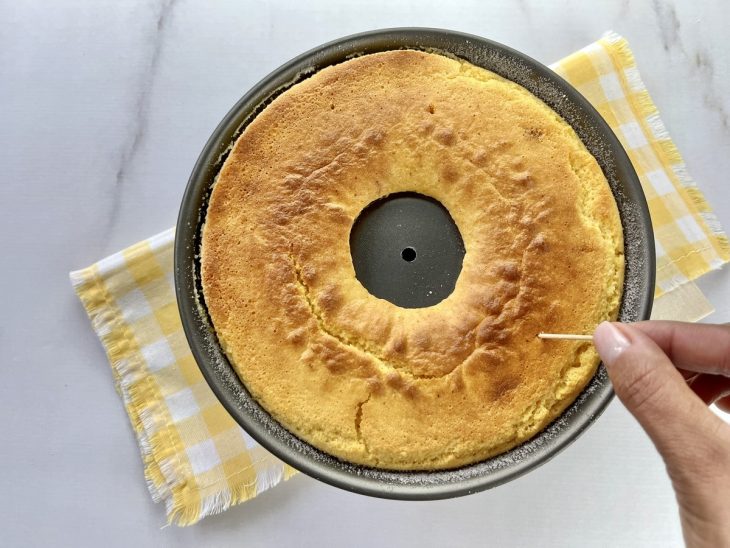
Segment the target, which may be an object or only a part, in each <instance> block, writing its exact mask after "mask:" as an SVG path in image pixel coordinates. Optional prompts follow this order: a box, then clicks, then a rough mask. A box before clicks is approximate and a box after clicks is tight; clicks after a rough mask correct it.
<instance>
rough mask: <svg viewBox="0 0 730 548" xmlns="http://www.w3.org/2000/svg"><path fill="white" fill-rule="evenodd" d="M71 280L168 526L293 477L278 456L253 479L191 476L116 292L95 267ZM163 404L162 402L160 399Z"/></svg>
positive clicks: (73, 275) (213, 511) (219, 509)
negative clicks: (209, 480)
mask: <svg viewBox="0 0 730 548" xmlns="http://www.w3.org/2000/svg"><path fill="white" fill-rule="evenodd" d="M69 278H70V280H71V284H72V286H73V287H74V290H75V291H76V294H77V295H78V297H79V299H80V300H81V302H82V303H83V305H84V308H85V309H86V313H87V315H88V316H89V319H90V320H91V324H92V327H93V328H94V331H95V332H96V334H97V336H98V337H99V339H100V340H101V342H102V345H103V346H104V350H105V352H106V354H107V358H108V360H109V363H110V365H111V370H112V375H113V377H114V384H115V388H116V390H117V392H118V393H119V395H120V396H121V398H122V401H123V403H124V407H125V409H126V411H127V414H128V415H129V419H130V422H131V424H132V428H133V430H134V433H135V435H136V437H137V443H138V445H139V448H140V453H141V456H142V461H143V464H144V475H145V481H146V483H147V488H148V489H149V492H150V495H151V496H152V500H153V501H154V502H156V503H157V502H162V501H164V502H165V509H166V512H167V519H168V525H169V524H176V525H180V526H187V525H192V524H194V523H197V522H198V521H200V520H201V519H202V518H204V517H206V516H209V515H212V514H218V513H220V512H223V511H225V510H227V509H228V508H230V507H231V506H233V505H236V504H239V503H241V502H244V501H246V500H249V499H251V498H253V497H255V496H256V495H258V494H259V493H262V492H263V491H266V490H267V489H270V488H271V487H274V486H275V485H277V484H278V483H280V482H281V481H282V480H284V481H286V480H288V479H289V478H291V477H293V476H294V475H295V474H296V473H297V471H296V470H295V469H294V468H291V467H290V466H288V465H285V464H284V463H277V462H276V461H274V460H273V457H272V462H271V464H269V465H268V466H266V467H261V468H258V469H257V470H256V478H255V480H254V482H253V483H248V484H247V483H242V482H239V483H237V484H234V485H233V487H232V488H231V486H230V485H229V484H228V483H226V484H225V487H222V482H217V483H215V484H213V485H209V486H205V487H201V486H198V485H196V484H195V482H194V481H193V482H192V483H191V480H190V479H189V478H194V475H193V474H192V471H190V472H189V473H186V472H185V471H184V470H183V469H182V468H181V467H182V466H184V463H182V462H181V461H180V459H179V457H178V455H179V454H180V453H181V452H183V451H184V449H183V448H182V447H181V445H180V443H179V441H178V440H177V434H176V433H175V432H174V428H172V427H170V426H169V423H168V422H167V421H166V420H165V419H164V417H165V412H164V410H163V409H159V408H158V407H157V406H156V404H155V402H159V401H160V400H159V396H158V394H157V393H156V390H155V387H154V386H153V384H152V383H151V381H150V380H149V377H147V373H146V371H145V369H144V366H143V364H141V363H140V362H139V354H138V352H137V350H136V349H135V347H134V344H133V342H132V341H134V336H133V334H132V333H131V332H130V330H129V326H128V325H127V324H126V323H125V322H124V321H123V320H122V317H121V314H120V312H119V311H118V310H117V309H116V306H115V305H114V303H113V300H112V298H111V296H110V295H109V294H108V293H107V291H106V288H105V287H104V284H103V283H102V282H101V280H100V279H99V275H98V272H97V270H96V267H95V266H91V267H89V268H86V269H84V270H79V271H75V272H71V273H70V274H69ZM157 405H159V404H157Z"/></svg>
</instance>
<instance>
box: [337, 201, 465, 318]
mask: <svg viewBox="0 0 730 548" xmlns="http://www.w3.org/2000/svg"><path fill="white" fill-rule="evenodd" d="M465 253H466V250H465V248H464V241H463V240H462V238H461V233H460V232H459V228H458V227H457V226H456V222H455V221H454V219H453V218H452V217H451V214H450V213H449V210H448V209H446V208H445V207H444V205H443V204H442V203H441V202H439V201H438V200H436V199H434V198H432V197H430V196H426V195H424V194H419V193H416V192H398V193H395V194H390V195H388V196H385V197H383V198H380V199H377V200H375V201H373V202H371V203H370V204H368V205H367V206H366V207H365V208H364V209H363V210H362V211H361V212H360V215H359V216H358V217H357V219H355V222H354V224H353V225H352V228H351V229H350V254H351V255H352V266H353V267H354V270H355V276H356V277H357V279H358V281H359V282H360V283H361V284H362V285H363V287H364V288H365V289H366V290H367V291H368V292H369V293H370V294H371V295H373V296H374V297H377V298H379V299H385V300H386V301H390V302H391V303H393V304H394V305H397V306H400V307H402V308H425V307H428V306H433V305H435V304H438V303H440V302H441V301H443V300H444V299H445V298H447V297H448V296H449V295H451V293H452V292H453V291H454V287H455V286H456V281H457V280H458V278H459V274H460V273H461V265H462V263H463V260H464V254H465Z"/></svg>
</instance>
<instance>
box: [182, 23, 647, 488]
mask: <svg viewBox="0 0 730 548" xmlns="http://www.w3.org/2000/svg"><path fill="white" fill-rule="evenodd" d="M388 44H390V45H394V46H395V47H385V46H386V45H388ZM454 44H460V45H461V46H462V47H464V48H469V49H470V51H471V50H473V51H475V52H476V53H475V55H477V54H478V53H479V52H480V51H482V52H484V51H486V52H489V53H490V54H494V55H501V56H504V57H506V58H508V59H511V60H514V61H515V62H516V63H518V64H520V65H522V66H523V68H525V69H526V70H527V71H528V73H529V74H530V76H531V77H533V78H535V79H537V80H536V81H537V83H538V84H540V85H548V84H549V85H553V86H555V89H557V90H559V91H561V92H562V93H563V94H564V97H565V100H566V101H567V102H568V103H570V105H572V106H573V107H575V108H576V109H577V112H579V113H581V114H582V115H583V116H584V117H585V118H584V123H587V124H589V126H590V128H591V131H594V132H596V135H598V136H599V137H600V138H601V139H602V141H603V143H604V144H605V145H606V146H608V147H609V148H610V152H611V154H610V156H611V157H612V158H613V161H614V163H615V165H614V166H613V169H615V170H616V172H617V173H616V175H615V176H616V177H619V178H620V183H621V184H622V185H624V186H622V187H621V189H622V190H623V191H626V192H628V193H629V195H628V196H625V197H624V199H627V200H629V201H630V203H631V204H632V207H634V208H635V213H636V215H637V216H638V221H637V223H636V226H635V227H634V228H633V229H632V230H639V231H640V232H641V234H639V236H640V237H639V241H640V243H641V246H640V247H641V249H638V250H634V251H633V252H635V253H637V254H638V255H640V258H641V259H642V261H641V265H640V267H637V268H640V270H641V271H640V272H636V271H634V272H632V274H634V275H635V276H634V278H632V280H631V281H629V280H628V279H627V281H625V284H626V283H627V282H629V283H631V282H636V281H637V280H638V281H639V282H640V283H641V284H642V286H641V292H640V294H641V298H640V300H638V301H637V302H636V303H634V306H635V308H634V309H633V310H631V311H628V312H630V314H628V315H622V316H620V318H621V319H622V320H623V321H635V320H641V319H648V318H649V316H650V313H651V307H652V303H653V296H654V283H655V255H654V239H653V231H652V227H651V219H650V216H649V210H648V205H647V203H646V199H645V197H644V194H643V191H642V189H641V185H640V182H639V179H638V176H637V175H636V172H635V170H634V169H633V166H632V165H631V162H630V161H629V159H628V156H627V155H626V152H625V151H624V149H623V147H622V146H621V144H620V143H619V141H618V139H617V138H616V136H615V135H614V133H613V131H612V130H611V129H610V127H609V126H608V124H607V123H606V122H605V120H603V118H602V117H601V116H600V115H599V114H598V112H597V111H596V110H595V109H594V108H593V107H592V106H591V105H590V103H588V101H587V100H586V99H585V98H584V97H583V96H582V95H580V93H579V92H578V91H577V90H575V89H574V88H573V87H572V86H571V85H570V84H568V83H567V82H566V81H565V80H563V79H562V78H561V77H560V76H558V75H557V74H555V73H554V72H552V71H551V70H550V69H548V68H547V67H545V66H544V65H542V64H540V63H539V62H537V61H535V60H534V59H532V58H530V57H528V56H526V55H524V54H522V53H520V52H518V51H516V50H514V49H512V48H509V47H507V46H504V45H502V44H499V43H497V42H494V41H491V40H488V39H485V38H481V37H478V36H474V35H469V34H464V33H460V32H456V31H451V30H444V29H429V28H396V29H382V30H375V31H369V32H365V33H360V34H355V35H351V36H346V37H343V38H339V39H337V40H334V41H332V42H329V43H326V44H324V45H322V46H319V47H316V48H314V49H312V50H310V51H308V52H306V53H303V54H302V55H299V56H298V57H295V58H294V59H292V60H291V61H289V62H287V63H285V64H284V65H282V66H281V67H279V68H278V69H276V70H274V71H273V72H272V73H270V74H269V75H268V76H266V77H265V78H264V79H263V80H261V81H260V82H259V83H257V84H256V85H255V86H253V87H252V88H251V89H250V90H249V91H248V92H247V93H246V94H245V95H244V96H243V97H242V98H241V99H240V100H239V101H238V102H237V103H236V104H235V105H234V107H233V108H232V109H231V110H230V111H229V112H228V114H227V115H226V116H225V117H224V118H223V120H222V121H221V122H220V124H219V125H218V127H217V128H216V129H215V131H214V132H213V133H212V135H211V137H210V138H209V140H208V142H207V143H206V145H205V147H204V149H203V151H202V153H201V155H200V157H199V158H198V161H197V163H196V165H195V167H194V169H193V171H192V174H191V176H190V180H189V182H188V185H187V187H186V189H185V193H184V196H183V199H182V203H181V207H180V213H179V216H178V221H177V228H176V235H175V248H174V255H175V256H174V264H175V269H174V270H175V290H176V296H177V301H178V308H179V311H180V316H181V320H182V324H183V329H184V331H185V335H186V338H187V340H188V343H189V344H190V348H191V351H192V353H193V356H194V358H195V361H196V363H197V364H198V366H199V368H200V370H201V372H202V374H203V376H204V378H205V379H206V381H207V383H208V384H209V385H210V387H211V389H212V390H213V392H214V394H215V395H216V397H217V398H218V400H219V401H220V402H221V403H222V404H223V406H224V407H225V408H226V410H227V411H228V412H229V413H230V414H231V416H232V417H233V418H234V419H235V420H236V422H237V423H238V424H239V425H241V426H242V427H243V428H244V429H245V430H246V431H247V432H248V433H249V434H250V435H251V436H252V437H253V438H254V439H255V440H256V441H258V442H259V443H260V444H261V445H262V446H263V447H264V448H266V449H267V450H269V451H270V452H271V453H273V454H274V455H275V456H277V457H279V458H280V459H281V460H283V461H284V462H286V463H288V464H290V465H291V466H293V467H294V468H296V469H298V470H300V471H302V472H304V473H306V474H307V475H310V476H312V477H315V478H317V479H319V480H321V481H324V482H326V483H329V484H331V485H334V486H337V487H340V488H343V489H346V490H349V491H354V492H358V493H361V494H366V495H371V496H378V497H382V498H392V499H403V500H427V499H441V498H449V497H454V496H461V495H466V494H470V493H474V492H477V491H481V490H484V489H488V488H491V487H496V486H497V485H500V484H502V483H505V482H507V481H511V480H512V479H515V478H516V477H518V476H521V475H522V474H525V473H527V472H528V471H530V470H533V469H535V468H537V467H538V466H540V465H541V464H544V463H545V462H547V461H548V460H549V459H550V458H552V457H553V456H555V455H556V454H557V453H559V452H560V451H561V450H562V449H564V448H565V447H567V446H568V445H569V444H570V443H572V442H573V441H575V439H577V437H578V436H579V435H580V434H581V433H582V432H583V431H585V429H586V428H588V427H589V426H590V425H591V424H593V422H595V420H596V418H597V417H598V416H599V415H600V414H601V413H602V412H603V410H604V409H605V408H606V406H607V405H608V404H609V402H610V401H611V399H612V398H613V390H612V388H611V385H610V383H609V382H608V378H607V375H606V371H605V368H604V366H603V365H602V364H601V365H600V366H599V368H598V370H597V372H596V374H595V375H594V377H593V379H592V380H591V381H590V383H589V386H588V387H587V388H586V389H585V390H584V391H583V392H582V393H581V394H580V395H579V396H578V398H576V400H575V401H574V402H573V403H572V404H571V405H570V406H569V407H568V408H567V409H566V410H565V411H564V412H563V414H562V415H561V416H560V417H559V418H558V419H557V420H556V421H555V422H553V423H552V424H551V425H549V426H548V427H547V428H546V429H544V430H543V431H541V432H540V433H538V434H536V435H535V436H534V437H533V438H531V439H530V440H528V441H527V442H525V443H523V444H521V445H520V446H517V447H516V448H513V449H511V450H509V451H507V452H505V453H502V454H501V455H497V456H495V457H491V458H490V459H486V460H485V461H480V462H478V463H474V464H471V465H467V466H465V467H462V468H459V469H456V470H436V471H426V472H401V471H388V470H380V469H372V468H367V467H365V466H360V465H354V464H350V463H344V462H342V461H339V460H338V459H336V458H334V457H332V456H330V455H327V454H325V453H322V452H321V451H319V450H317V449H315V448H314V447H312V446H311V445H309V444H307V443H306V442H303V441H302V440H299V438H296V437H295V436H294V435H293V434H291V433H289V432H288V431H286V430H285V429H284V428H283V427H282V426H281V425H280V424H279V423H278V422H276V421H275V420H274V419H273V418H272V417H271V416H270V415H269V414H268V413H266V411H264V410H263V409H261V407H260V406H259V405H258V404H257V403H256V402H255V401H254V400H253V399H252V398H251V396H250V395H249V394H248V392H247V391H246V390H245V387H243V384H242V383H241V382H240V380H238V384H239V385H240V386H239V387H237V390H238V392H236V389H235V386H234V385H235V380H237V379H238V378H237V376H236V375H235V372H233V369H232V367H231V366H230V364H228V368H229V369H230V371H229V372H228V374H227V375H226V374H225V369H221V368H222V367H223V368H224V367H225V363H227V360H226V361H225V363H222V362H220V356H221V355H222V356H223V358H224V360H225V355H224V354H223V353H222V350H221V349H220V346H219V345H218V347H217V353H216V348H215V344H216V343H217V339H215V341H214V342H211V341H212V340H213V339H214V338H215V333H214V331H212V327H211V325H210V323H209V321H208V325H206V318H205V317H204V316H205V314H206V313H205V312H204V309H201V300H202V292H199V291H197V290H196V286H197V284H198V280H197V270H196V266H195V257H196V254H197V253H198V239H199V234H200V229H201V228H202V225H203V223H204V214H205V203H206V200H207V196H206V193H207V194H208V195H209V192H210V190H211V189H212V186H213V184H214V181H215V176H216V175H217V172H218V170H219V168H220V166H222V165H223V162H224V161H225V157H226V155H227V152H228V151H229V150H230V147H231V145H232V144H233V143H234V142H235V140H236V139H237V137H238V135H240V132H241V131H242V129H243V128H244V127H245V125H246V124H247V122H248V121H250V120H252V119H253V118H254V117H255V116H256V114H258V112H260V111H261V109H263V108H265V106H266V105H267V104H268V102H270V101H271V100H272V99H273V97H275V96H276V95H278V93H281V92H282V91H283V90H285V89H287V88H288V87H289V86H291V85H293V84H294V83H296V82H297V81H300V80H301V79H303V78H305V77H307V76H308V75H309V74H312V73H313V72H316V70H320V69H321V68H324V66H328V65H331V64H336V62H343V61H345V60H347V59H348V58H350V57H352V56H355V55H358V54H362V53H374V52H375V51H385V50H390V49H431V50H437V51H439V50H442V51H445V52H450V53H452V54H453V55H456V56H457V57H462V58H464V57H463V56H461V55H458V54H457V53H454V51H453V50H454V49H457V48H456V47H455V46H454ZM449 46H454V47H451V48H449ZM338 59H339V61H337V60H338ZM467 60H468V61H470V62H474V61H473V60H472V59H469V58H467ZM474 64H477V65H479V64H480V63H476V62H475V63H474ZM485 68H488V69H490V70H494V69H493V68H490V67H489V66H487V67H485ZM495 72H498V71H495ZM540 79H544V80H545V81H544V82H541V81H540ZM517 83H519V84H522V82H517ZM528 84H529V82H528ZM524 87H526V88H527V89H528V90H530V91H532V90H531V89H530V87H528V86H527V85H526V86H524ZM533 93H534V92H533ZM535 95H537V96H538V97H539V98H541V99H543V98H542V97H540V95H539V94H535ZM543 100H544V99H543ZM546 102H547V101H546ZM548 104H549V106H551V108H554V110H556V112H558V114H560V115H561V116H563V114H562V113H561V112H560V111H559V110H558V109H557V108H555V107H554V106H553V105H551V104H550V103H548ZM568 123H571V122H570V121H569V122H568ZM571 125H573V124H572V123H571ZM573 127H574V129H576V128H575V126H574V125H573ZM576 132H578V134H579V136H581V137H582V135H581V132H579V131H578V129H576ZM601 167H602V168H604V172H605V169H606V167H604V166H603V165H602V166H601ZM607 177H608V175H607ZM612 189H613V190H614V194H615V193H616V192H617V190H616V189H615V188H613V187H612ZM617 201H618V197H617ZM619 210H620V212H621V214H622V225H624V230H625V231H626V225H625V224H624V222H625V218H624V215H623V214H624V212H623V211H622V210H621V207H619ZM627 266H629V265H628V259H627ZM627 272H628V269H627ZM624 288H626V285H625V286H624ZM202 306H204V301H203V303H202ZM621 307H622V312H624V311H623V308H624V302H623V301H622V305H621ZM211 345H213V348H212V347H211ZM231 373H232V377H235V379H234V378H232V377H231ZM591 387H593V389H592V390H591V391H589V389H590V388H591ZM241 389H242V390H241ZM246 395H247V397H248V398H249V399H250V400H251V401H248V402H242V401H241V400H240V398H241V397H245V396H246ZM244 403H245V405H244ZM256 407H258V410H256V411H255V412H252V409H254V410H255V409H256ZM266 416H268V420H269V421H273V422H274V423H275V424H276V425H279V429H278V430H277V429H276V427H275V426H273V425H271V424H269V423H268V422H266V421H267V419H266V418H265V417H266ZM262 417H263V418H262ZM561 419H564V420H565V421H567V422H566V423H565V425H563V426H561V427H560V428H559V429H558V431H556V432H551V431H550V429H551V428H553V427H554V426H555V425H556V424H557V422H558V421H559V420H561ZM262 421H264V422H262ZM272 428H273V429H274V430H272ZM281 430H283V433H282V432H281ZM272 432H276V435H273V434H272ZM287 434H288V437H287ZM279 436H281V437H279ZM530 444H531V445H532V446H533V450H531V451H530V452H525V451H524V447H525V446H527V445H530ZM304 446H308V448H307V450H306V451H304V452H302V451H300V449H301V448H302V447H304ZM518 454H519V455H526V456H523V457H520V458H516V456H517V455H518ZM510 455H512V456H513V457H514V458H512V459H510V458H508V457H509V456H510ZM490 463H491V464H492V465H493V466H492V465H490ZM500 463H501V464H500ZM480 466H481V469H479V467H480ZM470 471H471V473H470Z"/></svg>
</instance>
